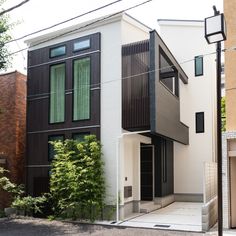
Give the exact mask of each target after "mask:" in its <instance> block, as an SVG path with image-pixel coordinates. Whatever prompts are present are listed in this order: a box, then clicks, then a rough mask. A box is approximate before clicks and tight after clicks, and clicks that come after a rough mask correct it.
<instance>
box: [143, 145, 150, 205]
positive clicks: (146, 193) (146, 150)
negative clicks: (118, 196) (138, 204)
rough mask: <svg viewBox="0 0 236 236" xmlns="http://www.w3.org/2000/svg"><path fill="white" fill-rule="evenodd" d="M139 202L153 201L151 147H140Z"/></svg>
mask: <svg viewBox="0 0 236 236" xmlns="http://www.w3.org/2000/svg"><path fill="white" fill-rule="evenodd" d="M140 163H141V200H142V201H152V200H153V146H141V161H140Z"/></svg>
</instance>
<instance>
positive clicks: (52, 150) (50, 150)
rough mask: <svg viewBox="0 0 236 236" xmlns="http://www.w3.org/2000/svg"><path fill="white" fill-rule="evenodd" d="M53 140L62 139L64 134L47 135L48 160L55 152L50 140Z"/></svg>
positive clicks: (50, 159)
mask: <svg viewBox="0 0 236 236" xmlns="http://www.w3.org/2000/svg"><path fill="white" fill-rule="evenodd" d="M51 141H52V142H53V141H64V135H53V136H49V137H48V160H49V161H52V160H53V158H54V156H55V154H56V152H55V150H54V147H53V145H52V144H51V143H50V142H51Z"/></svg>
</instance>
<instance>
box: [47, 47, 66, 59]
mask: <svg viewBox="0 0 236 236" xmlns="http://www.w3.org/2000/svg"><path fill="white" fill-rule="evenodd" d="M65 54H66V46H59V47H56V48H51V49H50V57H51V58H52V57H59V56H62V55H65Z"/></svg>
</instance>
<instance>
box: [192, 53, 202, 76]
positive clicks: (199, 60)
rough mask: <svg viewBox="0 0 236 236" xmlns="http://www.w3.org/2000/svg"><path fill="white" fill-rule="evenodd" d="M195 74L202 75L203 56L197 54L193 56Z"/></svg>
mask: <svg viewBox="0 0 236 236" xmlns="http://www.w3.org/2000/svg"><path fill="white" fill-rule="evenodd" d="M194 67H195V76H201V75H203V57H202V56H197V57H195V58H194Z"/></svg>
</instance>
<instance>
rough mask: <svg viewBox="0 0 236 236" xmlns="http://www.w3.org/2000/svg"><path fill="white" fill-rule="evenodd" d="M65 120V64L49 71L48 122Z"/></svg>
mask: <svg viewBox="0 0 236 236" xmlns="http://www.w3.org/2000/svg"><path fill="white" fill-rule="evenodd" d="M63 121H65V64H64V63H63V64H59V65H53V66H51V71H50V123H57V122H63Z"/></svg>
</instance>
